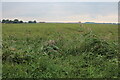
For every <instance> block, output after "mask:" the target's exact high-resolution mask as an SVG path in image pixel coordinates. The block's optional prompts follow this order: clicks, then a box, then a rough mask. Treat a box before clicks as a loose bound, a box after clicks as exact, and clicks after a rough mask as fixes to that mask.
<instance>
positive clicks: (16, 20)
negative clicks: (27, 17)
mask: <svg viewBox="0 0 120 80" xmlns="http://www.w3.org/2000/svg"><path fill="white" fill-rule="evenodd" d="M2 23H37V22H36V20H34V21H28V22H24V21H22V20H18V19H14V20H9V19H3V20H2Z"/></svg>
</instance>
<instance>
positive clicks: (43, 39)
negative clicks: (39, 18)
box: [2, 23, 119, 78]
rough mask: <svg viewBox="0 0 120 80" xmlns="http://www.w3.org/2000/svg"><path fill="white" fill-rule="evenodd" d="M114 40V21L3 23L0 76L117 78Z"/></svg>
mask: <svg viewBox="0 0 120 80" xmlns="http://www.w3.org/2000/svg"><path fill="white" fill-rule="evenodd" d="M11 27H12V29H11ZM111 29H113V30H114V31H113V30H111ZM99 30H100V31H99ZM111 32H112V34H111V35H110V36H109V38H105V37H106V36H107V37H108V33H111ZM105 35H106V36H105ZM113 37H114V38H113ZM117 42H118V41H117V26H116V25H106V24H104V25H101V24H89V25H88V24H84V26H83V27H79V25H78V24H45V23H43V24H4V25H3V55H2V59H3V75H2V76H3V78H117V77H118V58H117V55H118V54H119V53H118V43H117Z"/></svg>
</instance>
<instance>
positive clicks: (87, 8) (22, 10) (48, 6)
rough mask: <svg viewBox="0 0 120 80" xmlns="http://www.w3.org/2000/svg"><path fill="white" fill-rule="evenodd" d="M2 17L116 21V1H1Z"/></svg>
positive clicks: (38, 19) (25, 19)
mask: <svg viewBox="0 0 120 80" xmlns="http://www.w3.org/2000/svg"><path fill="white" fill-rule="evenodd" d="M31 1H32V0H31ZM2 18H3V19H15V18H17V19H21V20H24V21H28V20H37V21H53V22H56V21H58V22H59V21H60V22H61V21H62V22H71V21H75V22H77V21H82V22H89V21H91V22H118V3H117V2H2Z"/></svg>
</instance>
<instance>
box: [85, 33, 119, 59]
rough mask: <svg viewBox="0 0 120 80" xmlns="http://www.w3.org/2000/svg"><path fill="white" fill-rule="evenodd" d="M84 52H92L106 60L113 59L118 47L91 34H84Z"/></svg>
mask: <svg viewBox="0 0 120 80" xmlns="http://www.w3.org/2000/svg"><path fill="white" fill-rule="evenodd" d="M84 37H85V52H92V53H95V54H98V55H105V56H107V57H108V58H111V57H115V56H117V54H118V48H117V47H118V45H116V44H115V43H110V42H107V41H106V40H103V39H100V38H99V37H98V36H96V35H95V34H93V33H92V32H88V33H86V34H84Z"/></svg>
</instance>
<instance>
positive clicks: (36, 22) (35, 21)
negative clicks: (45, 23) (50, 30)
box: [28, 20, 37, 23]
mask: <svg viewBox="0 0 120 80" xmlns="http://www.w3.org/2000/svg"><path fill="white" fill-rule="evenodd" d="M28 23H37V22H36V21H35V20H34V21H28Z"/></svg>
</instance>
